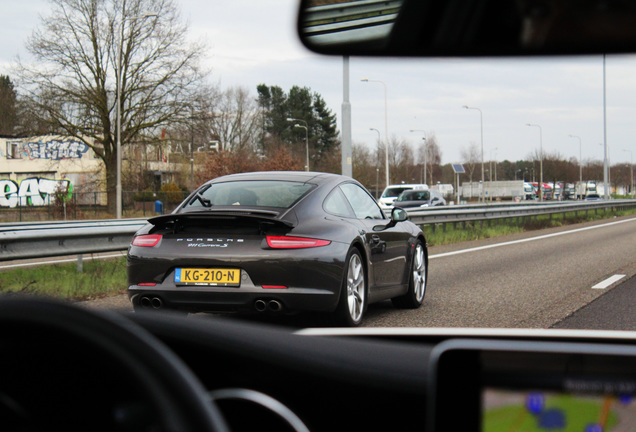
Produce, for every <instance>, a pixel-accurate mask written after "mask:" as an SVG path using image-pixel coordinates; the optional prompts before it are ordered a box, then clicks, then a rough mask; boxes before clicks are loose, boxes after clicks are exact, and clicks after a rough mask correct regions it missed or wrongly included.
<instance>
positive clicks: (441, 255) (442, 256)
mask: <svg viewBox="0 0 636 432" xmlns="http://www.w3.org/2000/svg"><path fill="white" fill-rule="evenodd" d="M634 221H636V218H633V219H624V220H620V221H615V222H609V223H606V224H602V225H594V226H590V227H585V228H577V229H573V230H570V231H561V232H558V233H552V234H545V235H541V236H537V237H529V238H526V239H521V240H513V241H509V242H505V243H496V244H491V245H486V246H479V247H475V248H470V249H462V250H458V251H454V252H446V253H441V254H437V255H430V256H429V257H428V259H433V258H444V257H447V256H453V255H460V254H465V253H469V252H477V251H480V250H485V249H492V248H496V247H501V246H508V245H514V244H519V243H527V242H531V241H535V240H543V239H547V238H550V237H558V236H562V235H566V234H574V233H577V232H581V231H589V230H593V229H598V228H605V227H608V226H612V225H618V224H622V223H627V222H634Z"/></svg>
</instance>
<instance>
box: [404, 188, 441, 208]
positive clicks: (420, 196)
mask: <svg viewBox="0 0 636 432" xmlns="http://www.w3.org/2000/svg"><path fill="white" fill-rule="evenodd" d="M393 205H394V206H396V207H401V208H403V209H405V210H407V209H413V208H423V207H435V206H443V205H446V200H445V199H444V197H443V196H442V194H440V193H439V192H437V191H435V190H416V189H411V190H406V191H404V192H402V193H401V194H400V196H398V197H397V199H396V200H395V202H394V203H393Z"/></svg>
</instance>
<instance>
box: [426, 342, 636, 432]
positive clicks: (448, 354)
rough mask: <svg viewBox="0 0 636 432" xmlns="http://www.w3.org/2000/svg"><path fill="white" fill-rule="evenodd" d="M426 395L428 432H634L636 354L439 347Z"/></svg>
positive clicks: (619, 348) (555, 347)
mask: <svg viewBox="0 0 636 432" xmlns="http://www.w3.org/2000/svg"><path fill="white" fill-rule="evenodd" d="M430 394H431V398H430V410H429V419H428V420H429V423H428V425H429V427H428V428H427V430H430V431H433V432H446V431H462V432H480V431H481V432H528V431H554V432H556V431H572V432H609V431H613V432H623V431H625V432H626V431H629V432H636V348H635V347H632V346H625V345H618V344H615V345H599V344H591V343H590V344H580V343H567V342H542V341H541V342H536V341H521V342H520V341H503V340H452V341H445V342H443V343H442V344H440V346H438V347H437V348H436V350H435V352H434V353H433V356H432V367H431V393H430Z"/></svg>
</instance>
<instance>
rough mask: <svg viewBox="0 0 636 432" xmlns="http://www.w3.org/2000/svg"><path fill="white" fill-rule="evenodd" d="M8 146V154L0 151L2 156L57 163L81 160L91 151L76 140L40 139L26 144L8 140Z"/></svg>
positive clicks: (21, 141)
mask: <svg viewBox="0 0 636 432" xmlns="http://www.w3.org/2000/svg"><path fill="white" fill-rule="evenodd" d="M7 145H8V146H7V149H6V150H7V154H6V155H5V154H2V150H1V149H0V156H8V157H13V158H28V159H48V160H56V161H58V160H63V159H80V158H81V157H82V156H83V155H84V154H85V153H86V152H87V151H88V149H89V147H88V146H87V145H86V144H85V143H83V142H81V141H79V140H76V139H74V138H53V139H51V138H50V137H39V138H32V139H30V140H28V141H26V142H25V141H24V140H7ZM12 148H15V150H12ZM10 150H12V151H10ZM11 153H13V154H11Z"/></svg>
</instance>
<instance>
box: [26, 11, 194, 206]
mask: <svg viewBox="0 0 636 432" xmlns="http://www.w3.org/2000/svg"><path fill="white" fill-rule="evenodd" d="M51 2H52V6H53V7H52V13H51V15H50V16H48V17H45V18H43V19H42V22H41V26H40V27H39V29H37V30H36V31H35V32H34V33H33V35H32V36H31V37H30V39H29V40H28V43H27V47H28V49H29V51H30V52H31V53H32V54H33V55H34V56H35V59H36V62H35V64H33V65H24V64H20V65H19V77H20V79H21V84H22V86H23V87H24V89H23V90H24V94H25V96H26V97H28V98H29V99H30V103H29V104H28V106H29V107H31V108H32V109H33V110H34V111H36V113H35V115H36V116H37V117H38V118H40V119H41V120H42V121H43V122H44V123H45V124H46V125H47V128H48V130H49V131H50V132H54V133H61V134H65V135H68V136H73V137H76V138H78V139H80V140H83V141H84V142H85V143H86V144H87V145H89V146H90V147H91V148H92V149H93V150H94V151H95V153H96V154H97V155H98V156H99V157H100V158H101V159H103V161H104V164H105V166H106V183H107V190H108V203H109V210H110V211H111V212H114V208H115V186H116V167H117V150H116V149H117V139H116V136H117V129H116V128H117V121H116V119H117V97H116V96H117V94H118V93H119V95H120V101H121V105H120V107H121V144H122V147H123V146H125V145H128V144H130V143H132V142H133V141H135V140H143V139H144V135H148V134H153V133H154V132H155V131H157V130H158V129H159V128H160V127H165V126H168V125H170V124H173V123H175V122H179V121H183V120H184V119H187V117H188V116H189V115H190V112H191V101H192V98H193V96H194V94H195V90H196V88H197V86H198V84H199V83H200V82H201V80H202V78H203V77H204V76H205V73H203V72H202V71H201V69H200V68H199V60H200V58H201V56H202V52H203V47H202V46H201V45H199V44H192V43H189V42H187V41H186V33H187V29H188V27H187V25H186V24H185V23H183V22H182V21H181V18H180V16H179V12H178V9H177V6H176V4H175V1H174V0H51ZM118 90H119V92H118Z"/></svg>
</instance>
